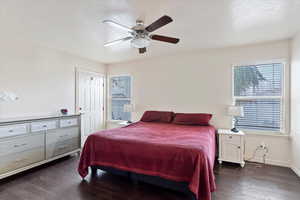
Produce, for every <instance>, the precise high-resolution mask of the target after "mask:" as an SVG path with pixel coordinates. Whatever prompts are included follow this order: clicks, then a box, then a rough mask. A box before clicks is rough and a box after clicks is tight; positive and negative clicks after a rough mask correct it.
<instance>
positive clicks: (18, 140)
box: [0, 115, 81, 179]
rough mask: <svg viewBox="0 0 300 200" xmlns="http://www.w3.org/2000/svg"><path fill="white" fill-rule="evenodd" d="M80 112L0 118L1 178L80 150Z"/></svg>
mask: <svg viewBox="0 0 300 200" xmlns="http://www.w3.org/2000/svg"><path fill="white" fill-rule="evenodd" d="M80 138H81V137H80V115H64V116H47V117H39V118H36V117H35V118H23V119H7V120H3V119H2V120H1V119H0V160H1V162H0V179H2V178H5V177H8V176H11V175H14V174H17V173H19V172H22V171H25V170H27V169H30V168H33V167H36V166H39V165H42V164H44V163H47V162H50V161H52V160H55V159H58V158H61V157H64V156H67V155H71V154H74V153H77V152H79V151H80V143H81V141H80Z"/></svg>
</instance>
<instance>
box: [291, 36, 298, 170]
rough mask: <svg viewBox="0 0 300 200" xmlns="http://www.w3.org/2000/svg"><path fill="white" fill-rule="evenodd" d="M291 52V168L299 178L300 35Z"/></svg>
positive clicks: (295, 40)
mask: <svg viewBox="0 0 300 200" xmlns="http://www.w3.org/2000/svg"><path fill="white" fill-rule="evenodd" d="M291 52H292V59H291V60H292V62H291V111H292V113H291V133H292V152H293V163H292V168H293V169H294V171H295V172H296V173H298V175H299V176H300V34H298V36H297V37H295V38H294V40H293V41H292V51H291Z"/></svg>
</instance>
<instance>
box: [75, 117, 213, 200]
mask: <svg viewBox="0 0 300 200" xmlns="http://www.w3.org/2000/svg"><path fill="white" fill-rule="evenodd" d="M215 149H216V141H215V129H214V127H212V126H185V125H175V124H168V123H151V122H137V123H134V124H131V125H129V126H127V127H123V128H117V129H111V130H105V131H100V132H97V133H94V134H92V135H90V136H89V137H88V138H87V140H86V142H85V145H84V148H83V151H82V154H81V158H80V163H79V168H78V171H79V174H80V175H81V176H82V177H85V176H86V175H87V174H88V167H89V166H92V165H101V166H108V167H114V168H117V169H121V170H126V171H131V172H135V173H141V174H146V175H151V176H159V177H162V178H165V179H168V180H172V181H185V182H188V183H189V188H190V190H191V191H192V192H193V193H194V194H195V195H196V197H197V198H198V199H199V200H211V192H213V191H214V190H215V188H216V186H215V180H214V174H213V165H214V159H215Z"/></svg>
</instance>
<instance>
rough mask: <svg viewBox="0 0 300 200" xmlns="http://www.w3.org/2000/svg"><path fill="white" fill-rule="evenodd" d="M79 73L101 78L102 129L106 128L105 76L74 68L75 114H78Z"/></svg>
mask: <svg viewBox="0 0 300 200" xmlns="http://www.w3.org/2000/svg"><path fill="white" fill-rule="evenodd" d="M80 73H88V74H91V75H95V76H100V77H102V78H103V113H102V119H103V122H102V123H103V128H105V127H106V84H107V83H106V75H105V74H103V73H100V72H95V71H91V70H87V69H82V68H79V67H75V113H80V111H79V75H80Z"/></svg>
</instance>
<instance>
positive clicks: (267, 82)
mask: <svg viewBox="0 0 300 200" xmlns="http://www.w3.org/2000/svg"><path fill="white" fill-rule="evenodd" d="M283 68H284V64H283V63H270V64H260V65H247V66H235V67H234V68H233V79H234V80H233V82H234V84H233V97H234V101H235V105H237V106H242V107H243V108H244V117H238V118H237V120H238V121H237V128H240V129H254V130H263V131H274V132H280V131H283V124H284V123H283V120H282V119H283V98H284V97H283V96H284V95H283V82H284V81H283V77H284V76H283Z"/></svg>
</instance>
